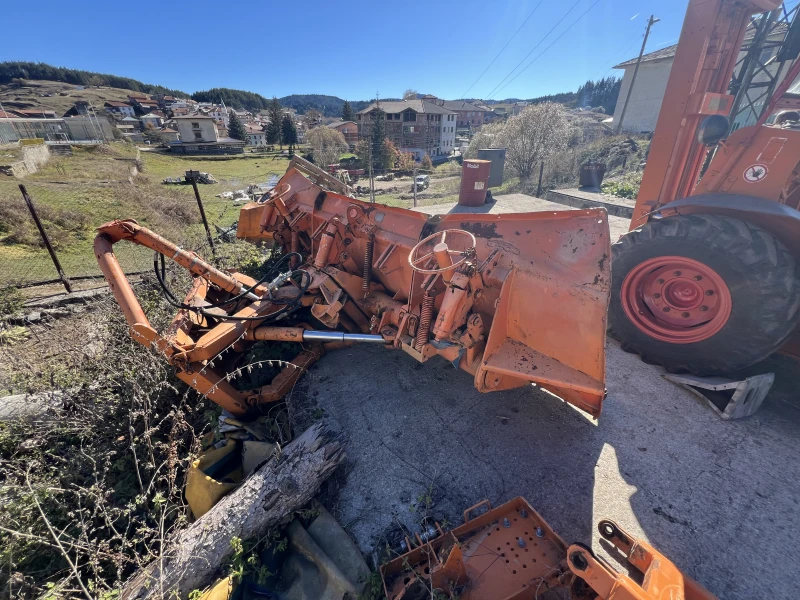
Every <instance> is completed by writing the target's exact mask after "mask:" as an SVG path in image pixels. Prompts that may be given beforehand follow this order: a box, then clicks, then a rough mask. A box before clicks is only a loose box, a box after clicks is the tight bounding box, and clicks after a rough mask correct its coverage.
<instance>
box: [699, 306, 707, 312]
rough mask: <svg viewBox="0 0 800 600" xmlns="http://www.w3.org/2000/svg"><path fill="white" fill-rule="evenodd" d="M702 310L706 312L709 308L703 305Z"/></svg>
mask: <svg viewBox="0 0 800 600" xmlns="http://www.w3.org/2000/svg"><path fill="white" fill-rule="evenodd" d="M700 310H702V311H703V312H706V311H707V310H708V307H707V306H706V305H705V304H703V306H701V307H700Z"/></svg>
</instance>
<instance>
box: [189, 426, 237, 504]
mask: <svg viewBox="0 0 800 600" xmlns="http://www.w3.org/2000/svg"><path fill="white" fill-rule="evenodd" d="M241 481H242V461H241V456H240V454H239V452H237V445H236V441H235V440H228V443H227V444H226V445H225V446H223V447H222V448H212V449H211V450H208V451H207V452H205V453H203V454H201V455H200V458H198V459H197V460H195V461H193V462H192V466H191V467H189V472H188V474H187V476H186V491H185V495H186V502H188V503H189V508H190V509H191V511H192V514H193V515H194V517H195V518H196V519H199V518H200V517H202V516H203V515H204V514H206V513H207V512H208V511H209V510H211V509H212V508H213V507H214V505H215V504H216V503H217V502H219V501H220V499H222V497H223V496H224V495H225V494H227V493H228V492H230V491H231V490H233V489H235V488H236V486H238V485H239V483H241Z"/></svg>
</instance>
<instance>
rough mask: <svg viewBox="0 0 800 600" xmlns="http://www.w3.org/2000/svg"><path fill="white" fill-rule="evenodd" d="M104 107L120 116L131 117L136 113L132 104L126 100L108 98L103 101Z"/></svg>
mask: <svg viewBox="0 0 800 600" xmlns="http://www.w3.org/2000/svg"><path fill="white" fill-rule="evenodd" d="M105 107H106V108H107V109H108V111H109V112H112V113H115V114H117V115H120V116H122V117H133V116H134V115H135V114H136V113H135V112H134V110H133V106H131V105H130V104H128V103H127V102H115V101H113V100H109V101H108V102H106V103H105Z"/></svg>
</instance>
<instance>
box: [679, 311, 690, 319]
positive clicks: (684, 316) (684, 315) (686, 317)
mask: <svg viewBox="0 0 800 600" xmlns="http://www.w3.org/2000/svg"><path fill="white" fill-rule="evenodd" d="M681 316H682V317H683V318H684V319H688V318H689V313H687V312H685V313H681Z"/></svg>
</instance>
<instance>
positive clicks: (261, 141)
mask: <svg viewBox="0 0 800 600" xmlns="http://www.w3.org/2000/svg"><path fill="white" fill-rule="evenodd" d="M247 145H248V146H266V145H267V133H266V132H265V131H250V130H248V132H247Z"/></svg>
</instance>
